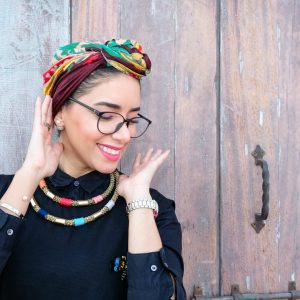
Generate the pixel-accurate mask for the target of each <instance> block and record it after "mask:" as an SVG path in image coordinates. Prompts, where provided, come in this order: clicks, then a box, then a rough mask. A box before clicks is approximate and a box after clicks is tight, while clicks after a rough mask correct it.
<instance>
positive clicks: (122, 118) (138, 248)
mask: <svg viewBox="0 0 300 300" xmlns="http://www.w3.org/2000/svg"><path fill="white" fill-rule="evenodd" d="M150 68H151V62H150V59H149V58H148V56H147V54H146V53H145V52H144V51H143V49H142V47H141V45H140V44H139V43H137V42H136V41H133V40H114V39H113V40H111V41H108V42H106V43H105V44H101V43H88V42H79V43H72V44H68V45H65V46H62V47H60V48H59V49H58V50H57V52H56V54H55V56H54V60H53V65H52V66H51V67H50V68H49V69H48V70H47V71H46V72H45V73H44V83H45V85H44V93H45V95H46V97H45V100H44V101H42V100H41V99H40V98H39V97H38V99H37V101H36V107H35V115H34V125H33V131H32V137H31V141H30V144H29V147H28V152H27V156H26V159H25V161H24V164H23V165H22V166H21V167H20V169H19V170H18V171H17V172H16V174H15V176H8V175H1V176H0V197H1V200H0V257H1V260H0V272H1V276H0V298H1V299H24V300H27V299H30V300H31V299H79V298H80V299H83V300H84V299H88V300H92V299H112V300H113V299H116V300H117V299H118V300H120V299H130V300H137V299H143V300H147V299H151V300H153V299H159V300H164V299H175V298H176V299H178V300H183V299H185V298H186V296H185V290H184V287H183V285H182V277H183V262H182V258H181V228H180V224H179V222H178V220H177V218H176V215H175V206H174V201H172V200H169V199H167V198H165V197H164V196H163V195H161V194H160V193H159V192H158V191H156V190H153V189H150V184H151V180H152V178H153V176H154V174H155V173H156V171H157V169H158V168H159V167H160V166H161V165H162V164H163V162H164V161H165V160H166V159H167V157H168V154H169V151H162V150H160V149H159V150H156V151H155V150H154V149H149V150H148V151H147V152H146V154H145V155H144V156H142V155H141V154H137V155H136V157H135V159H134V162H133V166H132V172H131V174H128V175H125V174H121V173H120V172H119V171H118V164H119V162H120V159H121V157H122V156H123V154H124V153H125V151H126V149H127V147H128V145H129V144H130V142H131V141H132V139H133V138H138V137H141V136H142V135H143V134H144V133H145V132H146V130H147V129H148V127H149V125H150V124H151V121H150V120H149V119H148V118H147V117H145V116H143V115H142V114H140V107H141V86H140V80H141V78H142V76H146V75H147V74H148V73H149V72H150ZM54 127H57V129H58V131H59V133H60V134H59V141H58V142H57V143H53V142H52V135H53V129H54ZM83 225H84V226H83Z"/></svg>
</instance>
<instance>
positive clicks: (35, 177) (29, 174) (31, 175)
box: [16, 165, 43, 185]
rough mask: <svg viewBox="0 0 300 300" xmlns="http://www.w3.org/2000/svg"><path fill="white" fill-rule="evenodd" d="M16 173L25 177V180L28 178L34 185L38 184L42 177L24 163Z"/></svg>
mask: <svg viewBox="0 0 300 300" xmlns="http://www.w3.org/2000/svg"><path fill="white" fill-rule="evenodd" d="M16 175H19V176H22V177H23V178H26V180H27V181H28V180H29V181H30V182H32V183H33V184H35V185H38V184H39V182H40V180H41V179H43V178H42V177H41V176H39V173H38V172H37V171H35V170H34V169H33V168H30V167H28V166H26V165H23V166H22V167H21V168H20V169H19V170H17V172H16Z"/></svg>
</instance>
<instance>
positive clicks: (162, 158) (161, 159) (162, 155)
mask: <svg viewBox="0 0 300 300" xmlns="http://www.w3.org/2000/svg"><path fill="white" fill-rule="evenodd" d="M169 154H170V150H166V151H164V152H162V153H160V154H159V155H158V156H156V158H155V159H154V161H155V162H156V163H157V164H158V166H160V165H161V164H162V163H163V162H164V161H165V160H166V159H167V157H168V156H169Z"/></svg>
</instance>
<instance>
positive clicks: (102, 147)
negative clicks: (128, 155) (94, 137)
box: [100, 146, 120, 155]
mask: <svg viewBox="0 0 300 300" xmlns="http://www.w3.org/2000/svg"><path fill="white" fill-rule="evenodd" d="M100 148H101V149H102V150H103V151H105V152H107V153H109V154H112V155H117V154H119V153H120V151H118V150H114V149H111V148H107V147H105V146H100Z"/></svg>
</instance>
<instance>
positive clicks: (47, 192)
mask: <svg viewBox="0 0 300 300" xmlns="http://www.w3.org/2000/svg"><path fill="white" fill-rule="evenodd" d="M117 173H118V172H117V171H115V172H113V173H112V174H110V183H109V186H108V188H107V189H106V191H105V192H104V193H102V194H101V195H98V196H95V197H92V198H90V199H86V200H72V199H70V198H63V197H59V196H57V195H54V194H53V193H52V192H51V191H50V190H49V188H48V187H47V184H46V181H45V180H44V179H42V180H41V181H40V183H39V187H40V188H41V190H42V191H43V192H44V194H45V195H46V196H47V197H49V198H50V199H51V200H53V201H54V202H57V203H59V204H60V205H63V206H87V205H94V204H97V203H99V202H101V201H102V200H103V199H105V198H106V197H107V196H108V195H109V194H110V193H111V192H112V190H113V188H114V185H115V182H116V176H117Z"/></svg>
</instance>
